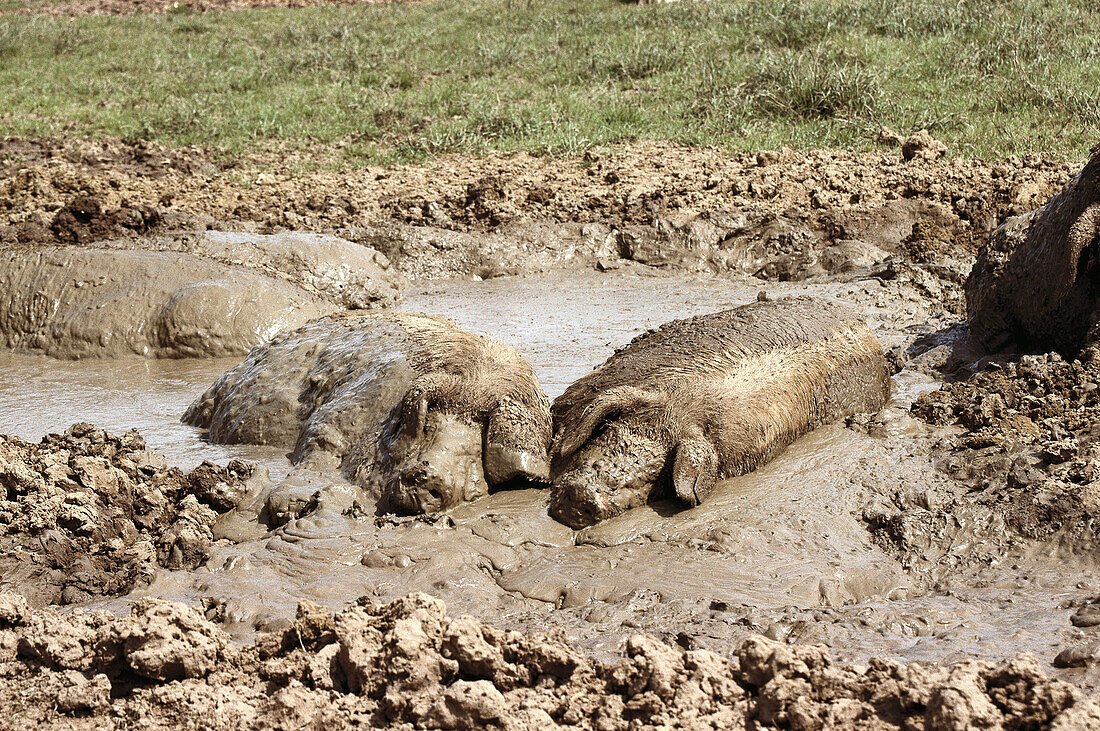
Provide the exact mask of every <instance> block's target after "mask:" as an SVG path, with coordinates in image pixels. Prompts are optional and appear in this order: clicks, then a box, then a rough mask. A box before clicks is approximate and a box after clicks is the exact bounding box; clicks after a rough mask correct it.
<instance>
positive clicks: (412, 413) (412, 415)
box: [401, 373, 457, 437]
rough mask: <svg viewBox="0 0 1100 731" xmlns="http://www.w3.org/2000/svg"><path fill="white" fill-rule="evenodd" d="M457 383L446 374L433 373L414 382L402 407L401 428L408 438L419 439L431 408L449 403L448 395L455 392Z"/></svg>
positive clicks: (403, 400) (406, 394)
mask: <svg viewBox="0 0 1100 731" xmlns="http://www.w3.org/2000/svg"><path fill="white" fill-rule="evenodd" d="M456 381H457V379H456V378H455V377H454V376H450V375H448V374H446V373H433V374H430V375H426V376H420V377H419V378H417V379H416V380H414V381H413V382H412V385H410V386H409V390H408V391H406V392H405V397H404V398H403V399H402V405H401V417H402V418H401V428H402V431H403V432H404V433H405V435H406V436H409V437H417V436H419V435H420V434H422V433H423V432H424V424H425V423H426V422H427V419H428V409H429V407H431V406H434V405H435V404H437V403H439V402H441V401H443V402H445V401H447V397H448V395H449V394H453V393H454V391H455V388H456V385H455V384H456Z"/></svg>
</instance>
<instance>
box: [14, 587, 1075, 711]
mask: <svg viewBox="0 0 1100 731" xmlns="http://www.w3.org/2000/svg"><path fill="white" fill-rule="evenodd" d="M10 601H11V600H10V599H9V598H8V595H0V605H2V604H3V603H5V602H10ZM298 614H299V618H298V621H297V622H296V623H295V625H294V626H293V627H291V628H289V629H287V630H286V631H285V632H282V633H272V634H268V635H264V636H261V637H260V638H259V639H258V640H257V642H256V643H255V644H254V645H250V646H246V647H242V648H239V649H236V648H233V647H232V646H231V645H230V644H229V642H228V637H227V636H226V635H225V634H224V633H222V632H221V630H219V629H218V628H217V627H216V626H215V625H213V624H212V623H210V622H208V621H207V620H205V619H204V618H203V617H202V616H201V614H200V613H198V612H197V611H196V610H194V609H191V608H189V607H187V606H185V605H182V604H175V603H171V602H164V601H159V600H143V601H140V602H138V603H137V604H136V605H135V606H134V607H133V610H132V613H131V615H130V616H129V617H124V618H115V617H112V616H110V615H107V614H102V613H101V614H94V615H86V614H79V613H78V614H75V615H70V616H62V615H59V614H57V613H55V612H54V611H53V610H50V609H44V610H39V611H36V612H33V613H31V615H30V616H29V617H28V618H27V620H26V622H24V623H22V624H19V625H16V626H14V627H13V628H12V629H6V630H0V633H2V634H3V635H5V636H4V637H3V638H2V639H3V641H2V642H0V646H16V647H18V652H17V654H16V653H8V654H6V655H0V690H2V691H3V692H2V693H0V713H4V714H5V717H7V718H14V719H15V725H14V726H13V728H32V727H35V724H50V725H51V726H52V727H54V728H71V727H77V726H78V725H79V724H81V723H82V722H83V720H84V719H86V720H89V721H94V722H95V723H96V724H106V725H111V727H116V726H115V725H114V724H115V723H116V720H117V719H118V718H120V717H121V718H141V719H142V720H143V723H145V724H151V725H152V726H155V727H167V726H170V725H173V724H175V723H179V722H181V721H182V720H184V719H186V722H187V725H188V726H189V727H192V728H199V729H214V728H224V727H225V726H226V725H227V724H228V725H232V726H234V727H237V728H247V729H254V728H255V729H258V728H296V727H298V726H300V725H301V724H303V723H305V722H307V721H308V720H309V719H313V721H314V722H318V723H320V722H321V721H322V720H323V722H324V725H325V726H326V727H331V726H340V727H344V726H350V725H353V724H356V723H358V724H363V725H369V726H371V727H375V728H409V727H417V728H446V729H451V728H473V727H477V728H501V729H546V728H558V727H569V728H580V729H615V730H617V729H653V728H668V727H673V728H693V729H708V728H709V729H730V728H742V729H743V728H792V729H811V728H822V727H829V728H837V729H857V728H858V729H898V728H912V729H916V728H928V729H966V728H974V727H976V726H982V727H987V728H1032V729H1045V728H1054V727H1058V724H1062V726H1061V727H1063V728H1070V727H1073V726H1072V725H1071V724H1073V723H1078V722H1080V721H1081V720H1082V719H1084V720H1087V719H1089V718H1091V717H1094V714H1095V713H1096V709H1095V704H1094V702H1093V701H1091V700H1083V699H1082V698H1081V694H1080V692H1079V691H1078V690H1076V689H1075V688H1073V687H1072V686H1070V685H1069V684H1067V683H1064V682H1062V681H1058V680H1052V679H1049V678H1047V677H1046V675H1045V674H1044V672H1043V670H1042V668H1041V667H1040V666H1039V664H1038V662H1037V661H1036V660H1035V659H1034V657H1032V656H1029V655H1021V656H1019V657H1016V658H1014V659H1012V660H1008V661H1006V662H1002V663H996V664H994V663H987V662H974V661H968V662H963V663H960V664H958V665H954V666H951V667H943V668H927V667H922V666H920V665H901V664H898V663H893V662H889V661H885V660H872V661H871V663H870V665H869V666H868V667H867V668H849V667H842V666H838V665H835V664H833V662H832V660H831V659H830V657H829V653H828V651H827V650H825V649H824V648H823V647H809V646H788V645H784V644H783V643H780V642H776V641H774V640H770V639H766V638H764V637H759V636H756V637H751V638H749V639H747V640H745V641H744V642H743V643H742V644H741V646H740V647H739V648H738V649H737V650H736V651H735V652H734V653H733V654H732V656H730V657H722V656H720V655H717V654H715V653H713V652H710V651H708V650H685V649H683V648H681V647H678V646H674V645H667V644H665V643H663V642H660V641H658V640H656V639H653V638H651V637H647V636H644V635H635V636H632V637H630V638H629V639H628V640H627V642H626V647H625V651H624V652H623V653H622V654H621V656H620V657H619V658H618V659H614V660H611V661H607V662H605V661H600V660H596V659H593V658H591V657H590V656H588V655H586V654H585V653H583V652H582V651H580V650H578V649H576V648H575V647H573V646H572V645H571V644H570V642H569V641H568V640H567V639H566V638H565V636H564V635H561V634H551V635H541V636H540V635H527V634H521V633H517V632H502V631H499V630H496V629H494V628H493V627H491V626H489V625H485V624H483V623H481V622H479V621H477V620H475V619H472V618H470V617H457V618H455V617H450V616H449V615H448V614H447V612H446V607H445V606H444V604H443V602H442V601H440V600H438V599H434V598H432V597H430V596H427V595H425V594H413V595H409V596H407V597H405V598H403V599H398V600H396V601H393V602H390V603H388V604H373V603H371V602H369V601H367V600H360V602H359V603H358V604H357V605H354V606H352V607H349V608H347V609H344V610H342V611H340V612H338V613H336V614H335V616H333V615H332V614H331V613H328V612H327V611H325V610H321V609H320V608H318V607H316V606H303V607H302V608H300V609H299V613H298ZM318 624H319V625H325V626H328V627H332V628H334V629H333V630H331V631H330V630H324V631H322V632H320V633H319V634H309V632H308V630H307V634H308V636H309V641H305V640H303V636H302V635H303V629H305V628H306V626H307V625H311V626H316V625H318ZM47 638H48V639H47ZM47 691H48V692H52V693H54V694H55V695H57V696H59V697H60V698H61V700H60V701H59V702H58V703H57V704H56V705H52V704H31V705H29V706H24V705H22V704H25V703H26V701H27V700H28V699H30V698H33V697H34V696H35V694H37V693H42V692H47ZM111 698H113V699H114V701H113V704H112V705H108V704H109V702H110V701H109V699H111ZM16 707H22V708H23V712H21V713H20V714H18V715H13V714H12V713H11V711H12V710H13V709H14V708H16ZM69 714H72V715H69ZM1090 714H1092V715H1090ZM74 716H76V717H74ZM80 717H83V718H80Z"/></svg>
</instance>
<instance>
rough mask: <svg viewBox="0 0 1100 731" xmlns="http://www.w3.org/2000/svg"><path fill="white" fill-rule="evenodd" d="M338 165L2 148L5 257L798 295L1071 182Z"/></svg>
mask: <svg viewBox="0 0 1100 731" xmlns="http://www.w3.org/2000/svg"><path fill="white" fill-rule="evenodd" d="M915 137H916V136H915ZM345 163H346V161H345V160H344V157H343V151H342V147H341V146H340V145H330V146H324V147H320V146H318V147H313V148H306V149H299V150H297V151H294V152H287V151H283V150H274V149H273V150H271V151H270V152H267V153H261V154H255V155H253V156H252V157H250V158H247V159H244V160H241V161H238V162H235V163H232V164H227V163H222V162H219V160H218V158H217V157H216V156H215V155H214V154H213V153H212V152H211V151H204V150H201V149H198V148H182V149H169V148H165V147H162V146H159V145H156V144H154V143H150V142H127V141H121V140H111V139H106V140H100V141H88V140H55V139H25V138H10V137H9V138H5V139H4V140H3V141H0V243H6V244H7V245H9V246H11V245H31V246H33V245H41V244H57V243H64V242H80V243H85V242H88V241H91V240H95V239H100V238H112V237H117V236H120V235H126V234H134V235H136V234H140V233H142V232H147V231H149V230H154V231H165V230H179V229H190V230H195V229H203V228H215V227H216V228H221V229H227V230H245V231H252V232H271V231H279V230H299V231H303V230H304V231H315V232H326V233H335V234H338V235H340V236H341V237H343V238H346V239H349V240H351V241H355V242H359V243H365V244H368V245H370V246H372V247H373V248H375V249H377V250H379V251H380V252H381V253H383V254H385V255H386V256H388V257H389V258H390V259H392V260H393V262H394V264H395V265H397V267H398V268H399V269H400V270H401V271H403V272H405V273H406V274H408V275H410V276H413V277H417V278H425V277H438V276H456V275H459V276H463V275H465V276H469V275H476V276H481V277H488V276H499V275H502V274H517V273H522V272H527V271H540V270H548V269H551V268H558V267H560V266H561V265H562V264H564V263H568V262H570V261H573V260H574V259H576V258H578V255H580V258H582V259H584V261H585V263H586V265H588V266H596V265H599V266H602V267H603V268H614V267H615V266H617V265H618V264H619V263H620V262H622V261H637V262H640V263H643V264H647V265H652V266H660V267H672V268H688V269H691V270H695V271H710V272H715V273H721V272H723V271H737V272H744V273H747V274H754V275H757V274H758V275H760V276H761V277H763V278H765V279H777V280H786V279H800V278H804V277H805V276H810V275H812V274H815V273H820V272H822V271H830V270H834V269H837V268H839V267H841V266H842V265H843V264H844V263H845V262H847V261H850V260H853V259H855V260H860V261H866V260H872V261H873V260H875V259H881V258H883V257H882V252H883V251H885V252H886V253H887V254H889V253H893V252H896V251H898V250H899V249H901V248H903V247H904V248H905V250H906V251H909V252H912V251H913V250H918V251H919V250H923V249H925V248H927V247H933V248H935V247H939V248H943V247H944V246H945V245H947V246H958V247H959V248H960V249H961V250H963V251H967V252H970V253H973V252H974V251H976V249H977V246H978V244H980V243H981V241H983V240H984V237H985V236H986V235H987V234H988V232H989V231H992V230H993V229H994V228H995V227H996V226H997V225H998V224H999V223H1000V222H1001V221H1002V220H1003V219H1004V218H1006V217H1007V216H1010V215H1013V214H1018V213H1024V212H1026V211H1030V210H1032V209H1033V208H1035V207H1037V206H1038V205H1040V204H1041V203H1043V202H1044V201H1045V200H1046V199H1047V198H1048V197H1049V196H1050V195H1051V194H1053V193H1054V192H1055V191H1057V190H1058V189H1059V188H1060V187H1061V186H1062V185H1063V184H1064V183H1065V182H1066V181H1067V180H1068V179H1069V178H1070V176H1071V175H1072V174H1073V173H1074V172H1075V170H1074V168H1073V166H1071V165H1069V164H1066V163H1061V162H1055V161H1052V160H1048V159H1046V158H1044V157H1042V156H1040V155H1029V156H1028V157H1026V158H1024V159H1018V158H1010V159H1007V160H1004V161H1001V162H997V163H986V162H982V161H979V160H966V159H959V158H949V157H945V156H942V155H941V154H939V153H936V154H924V155H916V154H914V155H913V156H911V157H910V158H908V159H906V158H905V157H904V156H903V155H902V151H901V150H895V151H887V152H877V153H855V152H846V151H838V150H816V151H809V152H794V151H790V150H782V151H777V152H775V151H765V152H760V153H758V154H755V155H749V154H743V155H735V156H730V155H728V154H727V153H724V152H722V151H720V150H715V149H697V148H688V147H682V146H678V145H675V144H672V143H665V142H639V143H631V144H627V145H624V146H622V147H617V148H614V149H607V150H602V151H595V150H594V151H590V152H588V153H586V154H585V155H584V156H578V157H571V158H544V157H535V156H532V155H529V154H524V153H519V154H491V155H488V156H484V157H477V158H472V157H470V156H467V155H452V156H447V157H443V158H440V159H438V160H436V161H435V162H433V163H431V164H430V165H407V166H401V167H395V168H380V167H372V166H368V167H354V168H349V167H343V168H340V169H332V168H336V167H337V166H341V165H344V164H345ZM303 168H305V170H306V171H305V172H303ZM918 220H919V221H921V226H920V227H918V228H917V229H916V230H914V224H915V223H916V222H917V221H918ZM471 234H479V235H478V236H475V237H471ZM484 234H488V236H485V235H484ZM968 269H969V262H968V263H967V264H966V266H965V269H964V271H962V272H961V275H963V276H965V273H966V271H967V270H968Z"/></svg>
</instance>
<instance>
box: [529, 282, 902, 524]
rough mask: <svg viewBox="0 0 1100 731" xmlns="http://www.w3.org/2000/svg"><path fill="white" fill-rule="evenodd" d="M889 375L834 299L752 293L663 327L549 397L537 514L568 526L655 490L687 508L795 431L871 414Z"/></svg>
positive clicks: (869, 338)
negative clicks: (543, 508) (546, 500)
mask: <svg viewBox="0 0 1100 731" xmlns="http://www.w3.org/2000/svg"><path fill="white" fill-rule="evenodd" d="M889 384H890V379H889V373H888V370H887V365H886V359H885V357H884V355H883V351H882V347H881V346H880V345H879V343H878V341H877V340H876V339H875V336H874V335H873V334H872V333H871V331H870V329H868V327H867V325H866V324H865V323H864V322H863V321H862V320H861V319H860V318H859V317H857V316H856V315H855V314H854V313H853V312H851V311H850V310H848V309H847V308H845V307H843V306H841V305H838V304H833V303H829V302H824V301H819V300H815V299H811V298H808V297H798V298H790V299H780V300H773V301H761V302H756V303H753V304H749V305H745V306H743V307H737V308H734V309H731V310H726V311H723V312H716V313H713V314H709V315H702V316H699V317H693V318H691V319H688V320H677V321H674V322H670V323H667V324H665V325H663V326H662V327H660V328H659V329H657V330H653V331H651V332H649V333H647V334H645V335H641V336H639V337H638V338H636V339H635V340H634V341H633V342H631V343H630V344H629V345H627V346H626V347H624V348H622V349H620V350H618V351H617V352H615V353H614V354H613V355H612V356H611V357H610V358H608V359H607V361H606V362H605V363H604V364H603V365H602V366H600V367H599V368H597V369H596V370H595V371H593V372H592V373H590V374H588V375H587V376H585V377H583V378H581V379H580V380H579V381H577V382H576V383H574V384H572V385H571V386H570V387H569V388H568V389H566V391H565V393H563V394H562V395H561V396H560V397H558V398H557V399H555V401H554V405H553V408H552V410H551V413H552V416H553V421H554V438H553V444H552V448H551V477H552V482H551V494H550V513H551V515H552V516H553V517H554V518H555V519H557V520H559V521H561V522H563V523H565V524H567V525H569V526H571V527H573V528H581V527H584V526H588V525H592V524H595V523H597V522H599V521H602V520H605V519H607V518H610V517H612V516H614V515H618V514H620V513H622V512H624V511H626V510H629V509H630V508H633V507H636V506H638V505H641V504H643V503H645V502H647V501H649V500H650V499H653V498H657V497H660V496H662V495H663V494H665V493H667V492H671V493H672V494H673V495H675V496H676V497H677V498H679V500H680V501H682V502H683V503H684V504H686V505H688V506H694V505H698V504H699V503H701V502H703V500H705V499H706V497H707V495H708V494H709V493H710V492H711V490H712V489H713V488H714V485H715V483H716V482H717V481H719V480H721V479H724V478H728V477H733V476H736V475H740V474H744V473H746V472H749V471H751V470H754V469H756V468H757V467H759V466H760V465H762V464H764V463H766V462H768V461H769V460H771V459H772V458H773V457H775V456H776V455H777V454H778V453H779V452H780V451H782V450H783V449H784V448H785V447H786V446H787V445H789V444H790V443H791V442H793V441H794V440H795V439H796V438H798V437H799V436H801V435H802V434H805V433H807V432H809V431H811V430H812V429H815V428H816V427H818V426H821V425H823V424H826V423H829V422H832V421H836V420H838V419H842V418H845V417H847V416H850V415H852V414H856V413H863V412H874V411H878V410H879V409H881V408H882V406H883V405H884V404H885V403H886V400H887V398H888V397H889V392H890V387H889ZM669 488H671V490H669Z"/></svg>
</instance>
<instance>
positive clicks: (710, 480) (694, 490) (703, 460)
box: [672, 435, 718, 505]
mask: <svg viewBox="0 0 1100 731" xmlns="http://www.w3.org/2000/svg"><path fill="white" fill-rule="evenodd" d="M717 481H718V452H716V451H715V449H714V445H713V444H711V443H710V440H708V439H706V438H705V437H703V436H701V435H699V436H691V437H687V438H686V439H683V440H681V441H680V443H679V444H677V445H676V461H675V462H674V463H673V465H672V486H673V488H674V489H675V490H676V496H677V497H678V498H680V499H681V500H683V501H684V502H685V503H687V504H688V505H698V504H699V503H701V502H703V500H705V499H706V497H707V495H710V491H711V490H713V489H714V483H716V482H717Z"/></svg>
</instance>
